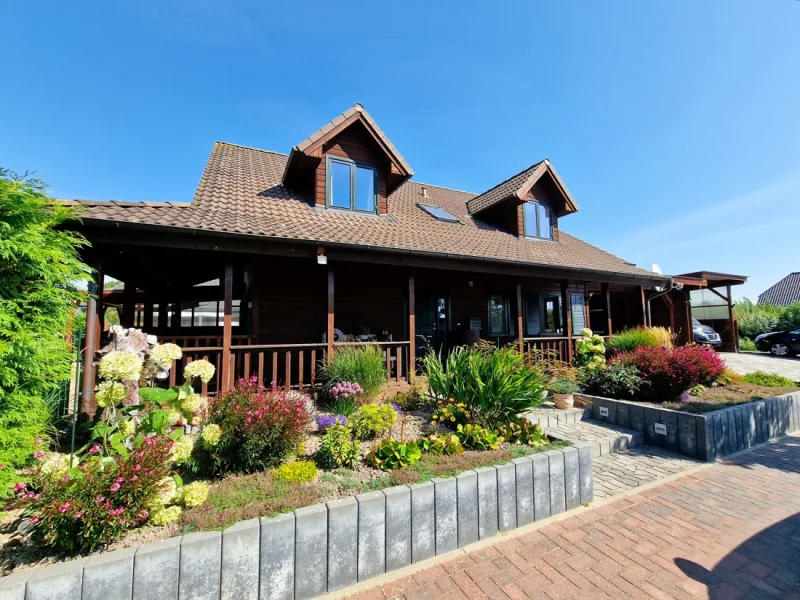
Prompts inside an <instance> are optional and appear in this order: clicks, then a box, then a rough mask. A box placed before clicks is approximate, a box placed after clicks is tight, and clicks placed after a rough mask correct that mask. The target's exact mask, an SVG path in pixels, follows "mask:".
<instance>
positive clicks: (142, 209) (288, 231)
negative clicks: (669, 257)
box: [78, 142, 657, 278]
mask: <svg viewBox="0 0 800 600" xmlns="http://www.w3.org/2000/svg"><path fill="white" fill-rule="evenodd" d="M287 160H288V157H287V155H285V154H279V153H276V152H268V151H265V150H256V149H253V148H246V147H243V146H237V145H234V144H228V143H222V142H217V143H216V144H215V145H214V149H213V150H212V152H211V156H210V158H209V160H208V163H207V165H206V168H205V171H204V173H203V176H202V178H201V180H200V183H199V185H198V187H197V191H196V192H195V195H194V200H193V201H192V204H191V205H190V204H180V203H174V202H167V203H152V202H94V201H91V202H90V201H78V202H80V204H82V205H83V206H84V208H85V210H84V213H83V220H84V221H85V222H91V221H119V222H124V223H148V224H153V225H162V226H170V227H177V228H183V229H199V230H206V231H214V232H226V233H234V234H249V235H256V236H266V237H270V238H279V239H286V240H305V241H313V242H318V243H322V244H325V243H329V244H348V245H361V246H369V247H372V248H375V249H400V250H406V251H413V252H415V253H420V254H424V253H436V254H440V255H451V256H457V257H465V258H470V257H471V258H476V259H489V260H497V261H510V262H517V263H523V264H529V265H532V266H533V265H540V266H547V267H566V268H575V269H586V270H597V271H605V272H610V273H619V274H625V275H633V276H650V277H653V278H657V276H656V275H655V274H654V273H652V272H650V271H646V270H644V269H639V268H637V267H635V266H634V265H633V264H631V263H629V262H626V261H624V260H622V259H621V258H618V257H616V256H614V255H612V254H609V253H608V252H605V251H603V250H600V249H599V248H596V247H594V246H591V245H589V244H587V243H586V242H583V241H581V240H579V239H577V238H575V237H572V236H570V235H568V234H566V233H564V232H563V231H561V232H560V235H559V240H558V241H557V242H547V241H534V240H527V239H520V238H518V237H516V236H515V235H512V234H511V233H508V232H507V231H505V230H502V229H500V228H498V227H495V226H493V225H490V224H488V223H485V222H482V221H480V220H479V219H477V218H473V217H471V216H470V211H469V209H468V207H467V203H468V202H469V201H470V200H472V199H473V198H475V197H476V196H475V194H470V193H467V192H460V191H456V190H451V189H447V188H442V187H437V186H433V185H429V184H421V183H416V182H411V181H408V182H406V183H404V184H403V185H401V186H400V187H399V188H398V189H397V190H396V191H395V192H394V193H392V194H391V195H390V196H389V198H388V205H389V214H388V215H385V216H379V215H363V214H357V213H354V212H350V211H342V210H336V209H325V208H318V207H313V206H311V203H310V202H309V201H308V200H307V199H305V198H302V197H300V196H299V195H297V194H295V193H294V192H292V191H290V190H288V189H287V188H286V187H284V186H283V184H282V183H281V177H282V174H283V171H284V168H285V166H286V161H287ZM423 187H425V188H426V189H427V197H425V196H423V191H422V188H423ZM418 202H424V203H427V204H434V205H437V206H440V207H442V208H443V209H444V210H446V211H447V212H449V213H450V214H452V215H453V216H455V217H456V218H458V220H459V221H460V223H450V222H443V221H439V220H437V219H435V218H433V217H432V216H431V215H429V214H428V213H427V212H425V211H424V210H422V209H421V208H419V206H417V203H418Z"/></svg>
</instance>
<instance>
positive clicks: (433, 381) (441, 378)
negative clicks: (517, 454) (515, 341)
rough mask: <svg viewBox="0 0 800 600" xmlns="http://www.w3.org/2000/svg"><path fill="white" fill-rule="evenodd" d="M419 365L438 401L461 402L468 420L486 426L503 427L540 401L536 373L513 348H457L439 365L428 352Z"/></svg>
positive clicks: (540, 377) (539, 378) (540, 386)
mask: <svg viewBox="0 0 800 600" xmlns="http://www.w3.org/2000/svg"><path fill="white" fill-rule="evenodd" d="M422 364H423V370H424V372H425V375H426V377H427V380H428V387H429V388H430V392H431V394H432V395H433V396H434V397H436V398H437V399H438V401H440V402H441V401H445V402H447V401H450V402H451V403H455V404H464V405H465V407H466V410H467V412H468V413H471V415H472V418H473V419H474V420H476V421H477V422H479V423H480V424H482V425H484V426H486V427H489V428H496V427H498V426H500V425H503V424H506V423H509V422H510V421H511V420H513V419H515V418H516V417H517V415H519V414H521V413H523V412H525V411H527V410H529V409H531V408H533V407H534V406H536V405H537V404H539V403H540V402H542V401H543V400H544V376H543V375H542V373H541V370H540V369H539V368H537V367H536V366H534V365H533V364H530V363H529V362H528V361H527V360H526V357H525V355H523V354H521V353H520V352H519V351H518V350H517V349H516V348H515V347H513V346H507V347H504V348H497V347H495V346H492V345H491V344H478V345H476V346H473V347H472V348H467V347H465V346H459V347H456V348H454V349H453V350H452V351H451V352H450V355H449V356H448V357H447V360H446V361H445V362H442V359H441V356H440V355H438V354H437V353H435V352H429V353H427V354H426V355H425V356H424V357H423V359H422Z"/></svg>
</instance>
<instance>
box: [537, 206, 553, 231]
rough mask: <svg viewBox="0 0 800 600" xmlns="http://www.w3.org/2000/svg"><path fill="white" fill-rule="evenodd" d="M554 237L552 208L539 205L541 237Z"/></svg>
mask: <svg viewBox="0 0 800 600" xmlns="http://www.w3.org/2000/svg"><path fill="white" fill-rule="evenodd" d="M552 236H553V232H552V229H551V223H550V207H549V206H547V205H545V204H540V205H539V237H541V238H546V239H550V238H551V237H552Z"/></svg>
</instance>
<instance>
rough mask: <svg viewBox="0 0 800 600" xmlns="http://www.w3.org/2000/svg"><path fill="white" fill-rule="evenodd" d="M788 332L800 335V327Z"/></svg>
mask: <svg viewBox="0 0 800 600" xmlns="http://www.w3.org/2000/svg"><path fill="white" fill-rule="evenodd" d="M789 333H793V334H794V335H800V329H795V330H794V331H790V332H789Z"/></svg>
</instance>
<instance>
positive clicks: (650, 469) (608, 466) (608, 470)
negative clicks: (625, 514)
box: [592, 446, 704, 498]
mask: <svg viewBox="0 0 800 600" xmlns="http://www.w3.org/2000/svg"><path fill="white" fill-rule="evenodd" d="M702 464H704V463H703V462H701V461H698V460H694V459H692V458H688V457H686V456H681V455H680V454H673V453H672V452H667V451H666V450H662V449H661V448H655V447H654V446H640V447H638V448H630V449H628V450H625V451H620V452H617V453H613V454H605V455H603V456H598V457H596V458H595V459H594V460H592V477H593V478H594V497H595V498H610V497H612V496H618V495H619V494H622V493H623V492H627V491H629V490H631V489H633V488H637V487H641V486H643V485H647V484H650V483H654V482H656V481H659V480H661V479H664V478H666V477H670V476H672V475H675V474H677V473H680V472H682V471H686V470H687V469H691V468H693V467H697V466H698V465H702Z"/></svg>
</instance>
